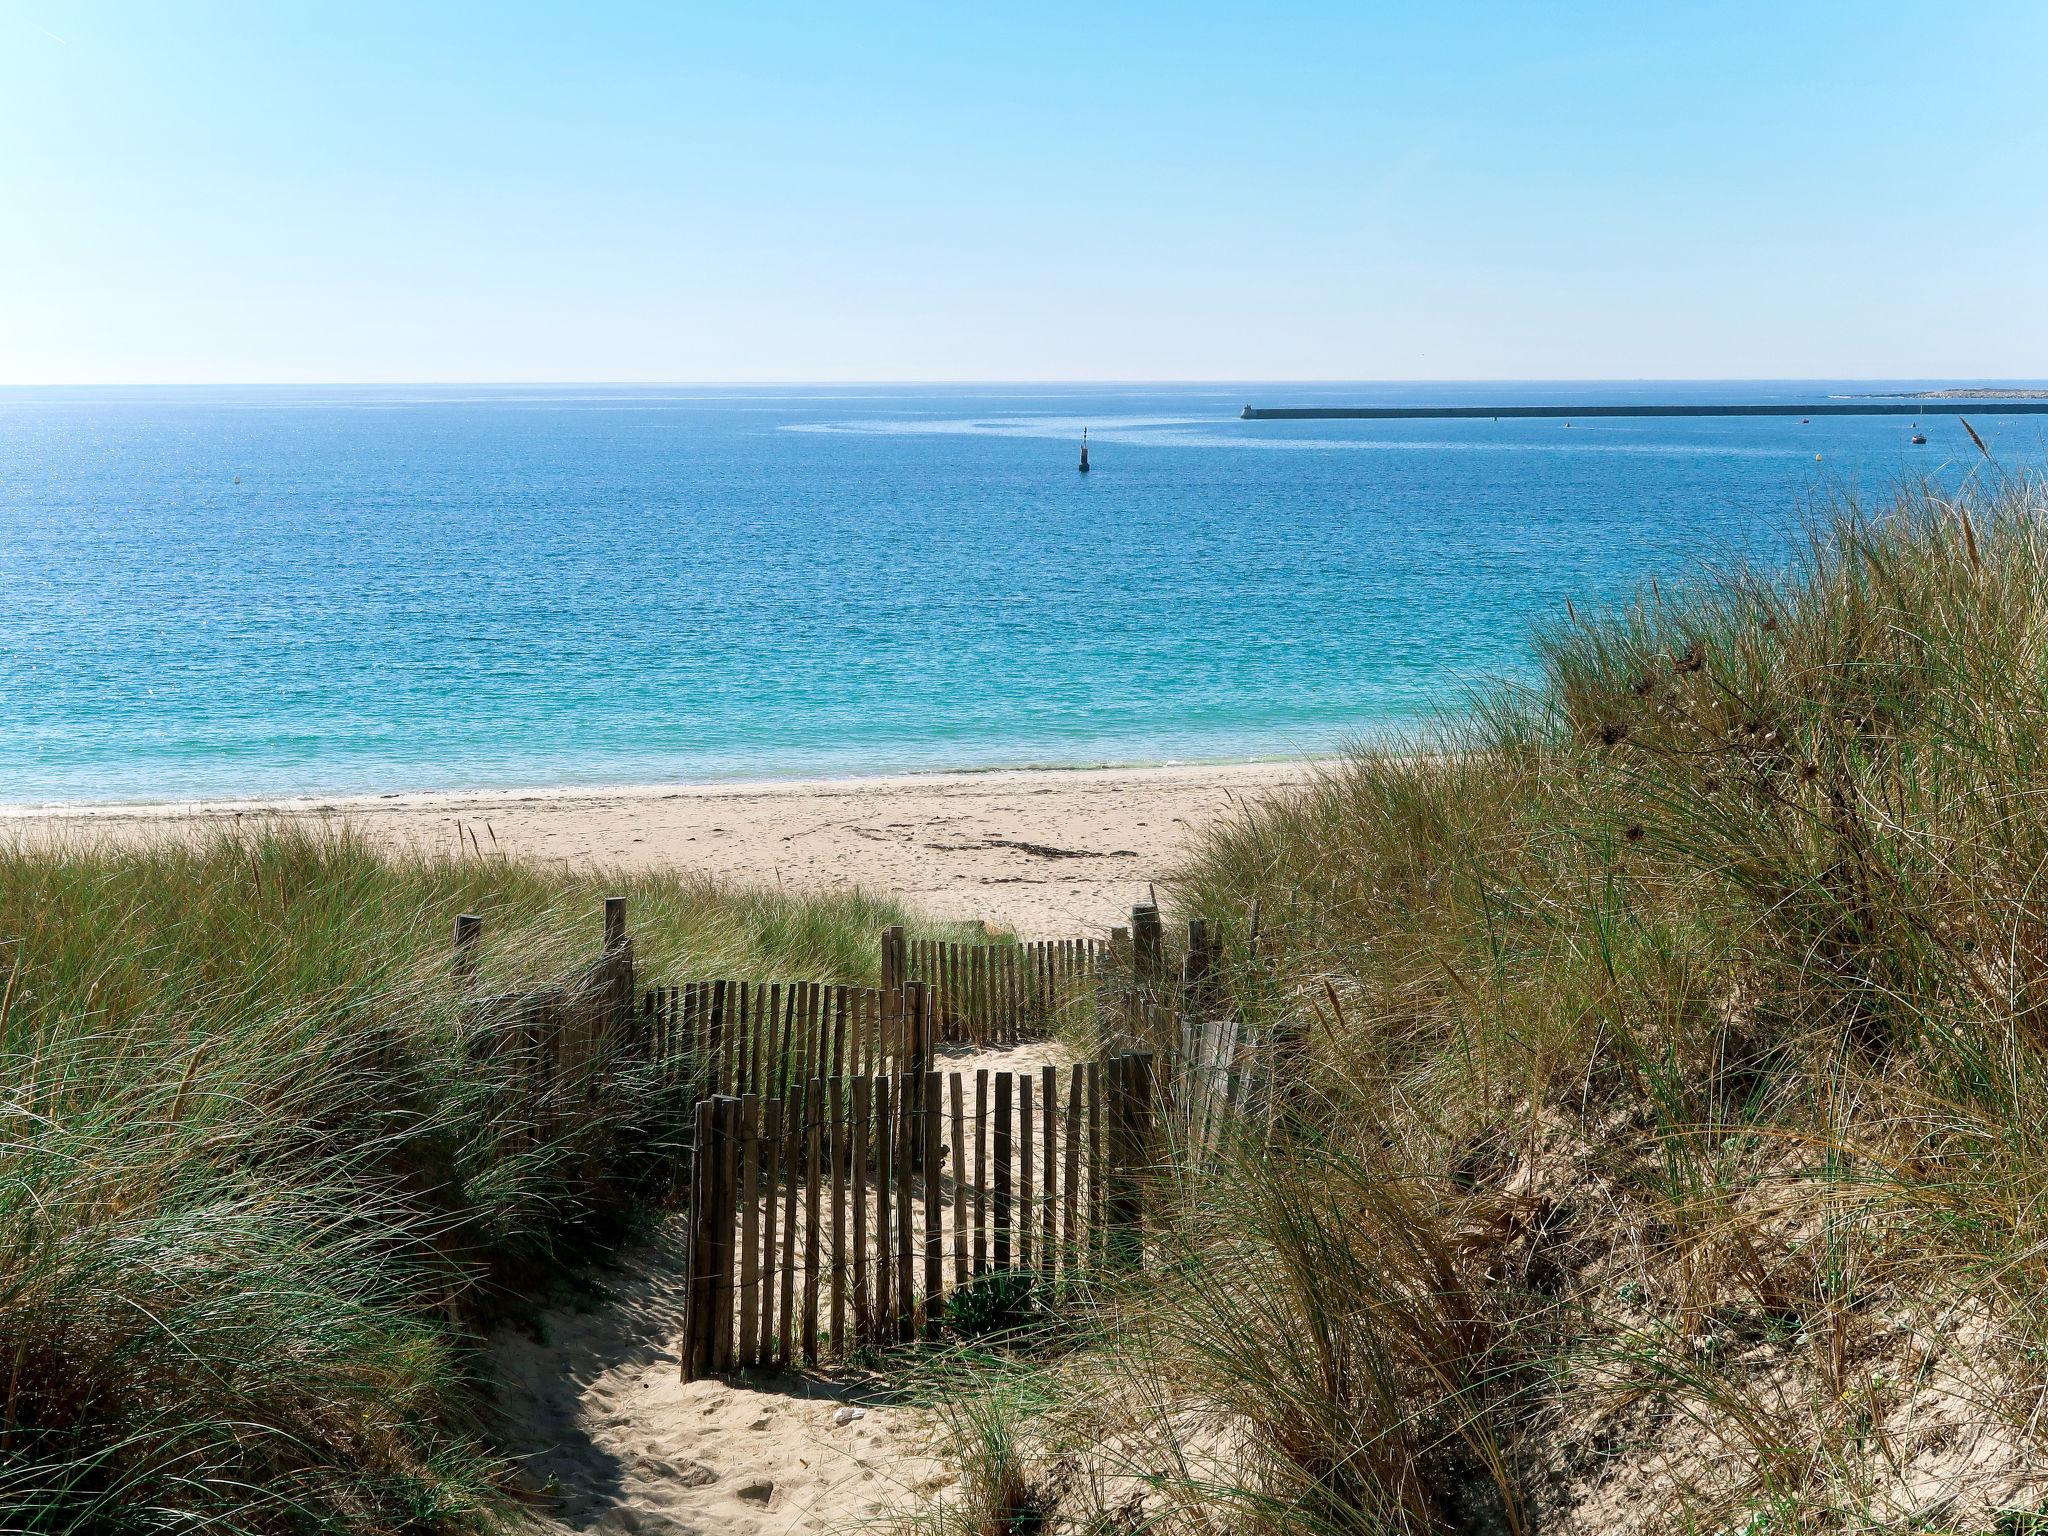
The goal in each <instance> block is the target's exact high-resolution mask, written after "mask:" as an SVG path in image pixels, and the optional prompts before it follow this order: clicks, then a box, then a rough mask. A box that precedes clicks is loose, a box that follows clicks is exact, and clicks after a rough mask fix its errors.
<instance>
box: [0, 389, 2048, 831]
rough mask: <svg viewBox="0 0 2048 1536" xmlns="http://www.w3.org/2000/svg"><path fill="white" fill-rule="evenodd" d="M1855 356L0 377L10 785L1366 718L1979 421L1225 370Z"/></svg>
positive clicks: (175, 790) (783, 764)
mask: <svg viewBox="0 0 2048 1536" xmlns="http://www.w3.org/2000/svg"><path fill="white" fill-rule="evenodd" d="M1869 387H1870V386H1869V385H1855V386H1831V385H1827V384H1813V385H1800V386H1785V385H1776V386H1756V385H1712V386H1702V385H1683V386H1677V385H1649V384H1646V385H1628V386H1586V385H1572V386H1567V385H1513V386H1501V385H1486V386H1479V385H1471V386H1442V385H1436V386H1395V385H1369V386H1366V385H1361V386H1348V387H1341V388H1340V387H1336V386H1328V385H1325V386H1317V387H1313V388H1304V387H1292V386H1273V385H1258V386H1215V385H1205V386H1188V387H1160V386H1154V387H1132V388H1093V387H1091V388H1079V387H1067V388H1061V387H1022V386H1008V387H996V386H989V387H953V388H942V387H936V386H927V387H886V388H884V387H867V388H808V389H805V388H774V389H769V388H751V389H742V388H725V387H720V388H689V387H667V388H604V387H592V388H534V387H524V388H445V389H443V388H435V389H424V388H403V389H400V388H357V389H335V388H288V389H287V388H278V389H218V390H200V389H190V390H127V391H108V390H79V391H57V390H35V391H23V390H16V391H0V801H6V802H35V801H46V800H81V799H97V800H105V799H185V798H195V797H207V796H230V795H242V794H286V793H336V792H351V791H354V792H382V791H395V790H401V789H435V788H461V787H470V786H487V785H547V784H569V783H575V784H599V783H623V782H655V781H664V780H704V779H716V778H724V777H741V778H763V777H775V776H785V775H804V776H808V775H829V774H850V773H865V772H886V771H901V770H915V769H927V768H941V767H946V768H954V767H992V766H1002V765H1017V764H1035V763H1090V762H1142V761H1159V760H1172V759H1202V758H1226V757H1244V756H1263V755H1269V754H1291V753H1304V752H1315V751H1321V750H1326V749H1328V748H1330V747H1332V746H1335V745H1337V744H1339V743H1341V742H1342V741H1344V740H1346V739H1350V738H1356V737H1372V736H1385V735H1397V734H1398V733H1399V732H1400V731H1401V730H1402V729H1403V728H1404V727H1407V726H1409V725H1411V724H1412V723H1413V722H1415V721H1416V720H1417V719H1418V718H1420V717H1421V716H1423V715H1424V714H1426V713H1427V712H1428V711H1429V710H1431V709H1432V708H1435V707H1440V706H1445V705H1455V703H1456V702H1457V700H1458V698H1459V697H1460V696H1461V690H1462V689H1463V688H1464V687H1465V686H1466V685H1467V684H1469V683H1470V682H1472V681H1473V680H1476V679H1480V678H1484V677H1488V676H1493V675H1526V674H1527V673H1528V670H1529V664H1530V663H1529V656H1530V650H1529V635H1530V630H1531V626H1532V625H1534V624H1537V623H1540V622H1542V621H1544V620H1546V619H1548V618H1550V617H1551V616H1553V615H1555V614H1557V613H1558V612H1559V611H1560V610H1561V609H1562V606H1563V603H1564V601H1565V599H1566V598H1567V597H1570V598H1572V599H1574V600H1575V601H1577V602H1580V603H1582V604H1583V603H1588V602H1597V601H1599V600H1601V599H1603V598H1613V597H1618V596H1621V595H1623V594H1625V593H1626V592H1627V591H1628V590H1629V589H1630V588H1631V587H1632V586H1634V585H1635V584H1636V583H1638V582H1639V581H1641V580H1642V579H1644V578H1646V577H1648V576H1651V575H1658V576H1663V577H1670V576H1673V575H1676V574H1680V573H1682V572H1684V571H1685V570H1686V569H1687V568H1688V567H1690V566H1691V565H1693V564H1694V563H1695V562H1696V561H1697V560H1699V559H1700V558H1702V557H1705V556H1712V555H1718V554H1724V553H1728V552H1731V551H1746V552H1750V553H1755V554H1759V555H1762V556H1764V557H1765V558H1776V557H1777V556H1778V555H1779V553H1780V552H1781V551H1782V550H1783V549H1784V548H1785V547H1786V537H1787V534H1788V531H1790V530H1791V529H1792V528H1794V527H1795V526H1796V524H1797V521H1798V519H1799V518H1800V516H1801V515H1802V513H1803V512H1804V511H1805V510H1806V509H1807V507H1808V506H1809V505H1810V503H1811V501H1812V499H1813V498H1814V497H1815V496H1816V495H1825V494H1828V493H1830V492H1832V491H1835V490H1839V489H1841V488H1844V487H1856V486H1861V487H1862V488H1864V489H1866V490H1868V489H1878V488H1882V487H1885V486H1887V485H1889V484H1891V483H1893V482H1895V481H1896V480H1897V479H1898V478H1899V477H1900V476H1901V475H1902V474H1908V473H1924V472H1939V473H1941V474H1944V475H1954V474H1959V473H1961V472H1962V471H1963V470H1964V469H1966V468H1968V466H1969V460H1970V459H1971V458H1974V454H1973V453H1972V451H1971V450H1970V449H1969V445H1968V443H1967V441H1966V440H1965V439H1964V438H1963V435H1962V430H1961V428H1960V427H1959V426H1957V425H1956V424H1955V422H1954V420H1953V419H1952V418H1949V419H1931V420H1930V421H1929V422H1927V423H1926V424H1925V426H1926V430H1927V432H1928V434H1929V436H1930V437H1931V438H1932V442H1931V443H1930V444H1929V445H1928V446H1927V447H1924V448H1912V447H1909V446H1908V445H1907V443H1906V435H1907V432H1908V431H1909V430H1910V425H1909V424H1907V423H1902V422H1899V421H1895V420H1883V419H1832V420H1816V421H1815V422H1814V423H1813V424H1812V425H1810V426H1800V425H1798V424H1797V423H1796V422H1791V421H1752V420H1700V421H1669V420H1642V421H1626V420H1624V421H1604V422H1597V423H1584V424H1578V425H1574V426H1572V427H1564V426H1562V425H1561V424H1559V423H1556V422H1540V421H1539V422H1513V423H1507V422H1504V423H1498V424H1496V423H1488V422H1361V421H1348V422H1347V421H1339V422H1242V421H1239V420H1237V419H1236V415H1237V411H1238V409H1239V407H1240V406H1242V405H1243V404H1244V403H1246V401H1248V400H1255V401H1258V402H1260V403H1264V404H1282V403H1296V404H1314V403H1344V402H1347V401H1359V400H1364V399H1372V398H1376V399H1382V400H1404V401H1413V402H1421V403H1431V402H1440V403H1447V404H1449V403H1469V402H1473V401H1478V400H1486V401H1496V400H1498V401H1506V400H1513V399H1520V400H1529V401H1538V400H1554V399H1559V398H1568V399H1583V400H1594V399H1604V400H1619V399H1629V398H1641V399H1675V398H1682V399H1706V398H1713V397H1715V396H1716V395H1724V396H1727V397H1730V398H1738V397H1739V398H1765V397H1773V398H1777V397H1786V396H1793V397H1798V398H1809V397H1810V398H1819V397H1821V396H1823V395H1825V394H1827V393H1830V392H1833V391H1838V390H1842V389H1848V388H1855V389H1867V388H1869ZM1911 387H1923V386H1922V385H1921V384H1919V383H1916V384H1914V385H1913V386H1911ZM1973 419H1974V420H1975V421H1976V424H1977V426H1978V428H1979V430H1980V431H1983V432H1985V433H1986V435H1987V436H1988V437H1989V438H1990V439H1991V440H1992V444H1993V447H1994V449H1995V450H1996V451H1997V452H1998V454H1999V457H2000V459H2001V460H2002V461H2003V462H2005V463H2008V464H2012V465H2021V464H2039V463H2041V462H2042V461H2043V457H2044V452H2043V451H2044V443H2048V423H2044V422H2043V421H2041V420H2040V419H2038V418H2036V419H2033V420H2026V419H2023V418H2006V419H2000V418H1998V417H1996V416H1995V415H1993V414H1991V413H1990V412H1989V411H1987V412H1985V413H1984V414H1983V415H1982V416H1981V417H1975V418H1973ZM1084 424H1085V425H1087V426H1088V427H1089V428H1090V429H1091V441H1092V443H1093V445H1094V463H1095V472H1094V473H1093V474H1092V475H1089V476H1087V477H1085V478H1084V477H1083V476H1081V475H1079V474H1077V473H1076V472H1075V468H1074V465H1075V458H1076V449H1077V445H1078V440H1079V438H1080V434H1081V428H1082V426H1083V425H1084ZM1816 453H1818V454H1821V455H1823V457H1822V459H1821V460H1820V461H1819V462H1816V460H1815V454H1816ZM1966 455H1968V456H1969V457H1968V458H1966V457H1965V456H1966Z"/></svg>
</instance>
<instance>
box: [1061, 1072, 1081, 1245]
mask: <svg viewBox="0 0 2048 1536" xmlns="http://www.w3.org/2000/svg"><path fill="white" fill-rule="evenodd" d="M1082 1076H1083V1073H1082V1069H1081V1067H1080V1066H1079V1065H1078V1064H1077V1065H1075V1066H1074V1067H1073V1068H1072V1069H1071V1070H1070V1071H1069V1073H1068V1083H1067V1168H1066V1173H1067V1189H1066V1196H1067V1204H1066V1213H1065V1214H1066V1241H1065V1243H1064V1245H1063V1247H1062V1250H1061V1253H1060V1260H1061V1263H1062V1264H1064V1265H1065V1267H1066V1272H1067V1277H1068V1278H1069V1279H1072V1278H1073V1275H1074V1270H1075V1267H1076V1266H1077V1265H1078V1264H1079V1263H1080V1260H1081V1078H1082Z"/></svg>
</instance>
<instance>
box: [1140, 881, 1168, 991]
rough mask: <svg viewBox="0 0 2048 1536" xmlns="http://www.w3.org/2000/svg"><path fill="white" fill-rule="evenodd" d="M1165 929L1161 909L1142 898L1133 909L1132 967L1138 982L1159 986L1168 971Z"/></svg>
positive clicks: (1144, 984)
mask: <svg viewBox="0 0 2048 1536" xmlns="http://www.w3.org/2000/svg"><path fill="white" fill-rule="evenodd" d="M1165 954H1166V928H1165V925H1164V924H1163V923H1161V922H1160V920H1159V908H1158V907H1157V906H1155V905H1154V904H1153V903H1151V902H1149V901H1141V902H1139V903H1138V904H1137V905H1136V906H1134V907H1132V908H1131V970H1132V972H1133V973H1134V974H1135V975H1136V976H1137V979H1138V985H1139V986H1141V987H1144V988H1146V989H1148V990H1149V989H1151V988H1154V987H1157V986H1158V985H1159V982H1160V979H1161V978H1162V977H1163V976H1164V974H1165V970H1166V964H1165Z"/></svg>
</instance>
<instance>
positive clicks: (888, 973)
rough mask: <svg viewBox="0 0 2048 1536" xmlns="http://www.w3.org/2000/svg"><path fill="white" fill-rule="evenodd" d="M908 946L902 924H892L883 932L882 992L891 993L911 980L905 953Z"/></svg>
mask: <svg viewBox="0 0 2048 1536" xmlns="http://www.w3.org/2000/svg"><path fill="white" fill-rule="evenodd" d="M906 947H907V945H906V943H905V940H904V935H903V925H902V924H901V923H891V924H890V925H889V926H888V927H887V928H884V929H883V930H882V990H883V991H884V992H887V991H891V990H892V989H894V988H896V987H900V986H902V985H903V983H904V982H905V981H907V980H908V979H909V976H908V974H907V973H908V971H909V969H910V967H909V966H908V965H907V964H906V963H905V954H904V951H905V949H906Z"/></svg>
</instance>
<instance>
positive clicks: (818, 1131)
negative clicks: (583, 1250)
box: [682, 1053, 1155, 1379]
mask: <svg viewBox="0 0 2048 1536" xmlns="http://www.w3.org/2000/svg"><path fill="white" fill-rule="evenodd" d="M1152 1070H1153V1068H1152V1058H1151V1057H1150V1056H1149V1055H1147V1054H1144V1053H1132V1054H1128V1055H1123V1056H1116V1057H1112V1058H1110V1059H1109V1060H1107V1061H1101V1062H1086V1063H1080V1064H1076V1065H1074V1066H1071V1067H1065V1068H1062V1067H1056V1066H1050V1065H1048V1066H1045V1067H1042V1068H1041V1069H1039V1070H1038V1071H1036V1072H993V1073H992V1072H990V1071H988V1070H986V1069H983V1070H979V1071H976V1072H974V1073H973V1074H972V1080H971V1092H972V1100H971V1106H972V1107H971V1109H970V1107H969V1102H970V1101H969V1097H968V1095H969V1091H970V1083H969V1081H968V1075H967V1074H965V1073H961V1072H951V1073H945V1074H941V1073H938V1072H926V1073H922V1074H911V1073H897V1074H894V1075H884V1076H879V1077H874V1078H868V1077H835V1078H831V1079H824V1078H817V1077H814V1078H811V1079H810V1080H808V1081H807V1082H801V1083H795V1084H792V1085H791V1086H790V1088H789V1089H788V1090H787V1092H786V1093H785V1094H784V1095H783V1096H782V1097H777V1098H764V1097H762V1096H760V1095H758V1094H755V1093H746V1094H741V1095H737V1096H735V1095H721V1096H718V1097H715V1098H709V1099H705V1100H703V1101H702V1102H700V1103H699V1104H698V1105H697V1107H696V1123H695V1138H694V1147H695V1156H694V1158H693V1168H692V1177H691V1180H690V1228H689V1232H690V1242H689V1253H690V1259H689V1289H688V1300H687V1305H686V1312H685V1325H684V1348H683V1361H682V1365H683V1375H684V1377H685V1379H694V1378H696V1377H699V1376H705V1375H712V1374H716V1373H719V1372H723V1371H728V1370H732V1369H735V1368H738V1367H744V1366H759V1365H776V1366H784V1367H786V1366H788V1365H789V1364H791V1362H792V1360H795V1359H801V1360H802V1362H803V1363H804V1364H806V1365H809V1364H813V1363H815V1362H816V1361H817V1359H818V1358H819V1355H820V1353H821V1352H822V1351H829V1352H830V1353H832V1354H835V1355H840V1356H844V1355H845V1354H847V1353H848V1352H849V1351H850V1350H852V1349H855V1348H861V1347H875V1346H880V1345H886V1344H890V1343H900V1342H908V1341H910V1340H913V1339H916V1338H919V1337H930V1336H931V1335H933V1334H935V1333H936V1332H937V1331H938V1329H939V1327H940V1326H941V1322H942V1320H943V1318H944V1316H945V1314H946V1310H947V1306H948V1303H949V1301H950V1300H951V1299H952V1298H955V1297H958V1296H959V1295H960V1294H961V1293H962V1292H964V1291H968V1290H969V1289H970V1288H972V1287H974V1286H976V1285H977V1283H979V1282H982V1281H983V1279H984V1277H989V1276H1002V1277H1005V1279H1004V1280H1003V1281H1002V1282H1000V1283H999V1284H1000V1285H1026V1286H1038V1287H1042V1288H1043V1293H1044V1294H1046V1295H1048V1296H1050V1295H1056V1294H1059V1293H1060V1292H1061V1291H1062V1290H1065V1289H1068V1288H1071V1287H1075V1286H1078V1285H1079V1284H1080V1283H1082V1282H1084V1281H1085V1280H1086V1278H1087V1277H1088V1276H1089V1275H1090V1274H1092V1273H1093V1272H1094V1271H1096V1270H1097V1269H1099V1268H1100V1267H1101V1266H1103V1265H1105V1264H1130V1263H1135V1262H1137V1261H1138V1260H1139V1259H1140V1258H1141V1256H1142V1253H1143V1248H1144V1236H1143V1232H1144V1208H1145V1198H1144V1189H1145V1182H1146V1180H1145V1170H1147V1169H1148V1168H1150V1167H1151V1166H1152V1165H1153V1163H1154V1160H1155V1149H1154V1147H1153V1139H1154V1133H1153V1116H1152V1106H1153V1082H1152Z"/></svg>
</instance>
